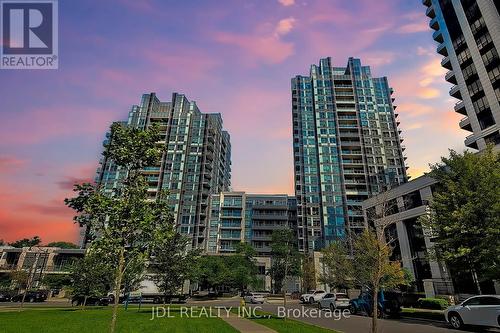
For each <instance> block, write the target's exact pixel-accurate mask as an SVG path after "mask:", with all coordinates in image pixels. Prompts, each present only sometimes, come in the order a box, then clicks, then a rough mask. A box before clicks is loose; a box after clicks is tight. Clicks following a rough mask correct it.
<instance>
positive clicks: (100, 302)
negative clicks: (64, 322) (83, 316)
mask: <svg viewBox="0 0 500 333" xmlns="http://www.w3.org/2000/svg"><path fill="white" fill-rule="evenodd" d="M84 302H85V305H97V306H108V305H109V303H110V299H109V297H98V296H90V297H87V300H86V301H85V296H73V298H72V299H71V305H73V306H79V305H83V303H84Z"/></svg>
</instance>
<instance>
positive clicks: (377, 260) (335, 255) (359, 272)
mask: <svg viewBox="0 0 500 333" xmlns="http://www.w3.org/2000/svg"><path fill="white" fill-rule="evenodd" d="M352 246H353V253H352V259H347V258H348V253H349V249H348V246H347V244H345V243H334V244H332V245H331V246H330V247H329V248H328V249H327V250H325V252H324V253H326V260H324V264H325V266H326V267H327V269H330V270H331V271H332V272H334V273H335V276H334V280H333V282H334V283H338V284H343V283H349V284H350V283H352V284H354V285H357V286H360V287H364V288H367V289H368V290H369V292H370V294H371V296H372V300H373V303H372V309H373V311H372V312H373V313H372V330H371V331H372V332H377V309H378V296H377V295H378V293H379V291H380V290H382V289H392V288H396V287H399V286H401V285H404V284H406V283H408V281H407V279H406V277H405V272H404V270H403V269H402V267H401V264H400V263H399V262H397V261H394V262H391V261H390V255H391V252H392V249H391V247H390V246H389V245H388V244H387V243H385V241H382V240H381V239H380V238H379V237H377V234H376V233H375V232H373V231H369V230H365V231H364V232H363V233H362V234H360V235H358V236H356V237H353V245H352ZM340 265H345V266H344V268H343V269H341V266H340ZM351 281H352V282H351Z"/></svg>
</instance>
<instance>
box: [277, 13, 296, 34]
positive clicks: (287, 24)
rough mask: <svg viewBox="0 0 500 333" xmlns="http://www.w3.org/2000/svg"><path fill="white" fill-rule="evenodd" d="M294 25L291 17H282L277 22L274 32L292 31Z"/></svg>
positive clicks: (285, 32)
mask: <svg viewBox="0 0 500 333" xmlns="http://www.w3.org/2000/svg"><path fill="white" fill-rule="evenodd" d="M294 25H295V19H294V18H293V17H289V18H286V19H282V20H280V21H279V22H278V25H277V26H276V29H275V32H276V34H277V35H286V34H287V33H289V32H290V31H292V29H293V27H294Z"/></svg>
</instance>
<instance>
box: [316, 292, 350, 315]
mask: <svg viewBox="0 0 500 333" xmlns="http://www.w3.org/2000/svg"><path fill="white" fill-rule="evenodd" d="M348 307H349V297H348V296H347V295H346V294H343V293H328V294H325V296H323V298H322V299H320V300H319V302H318V308H320V309H330V310H331V311H334V310H335V309H345V308H348Z"/></svg>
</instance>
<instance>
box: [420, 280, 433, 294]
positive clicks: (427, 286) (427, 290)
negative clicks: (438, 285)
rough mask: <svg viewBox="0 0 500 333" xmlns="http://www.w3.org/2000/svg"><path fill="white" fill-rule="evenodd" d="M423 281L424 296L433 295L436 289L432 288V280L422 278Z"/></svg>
mask: <svg viewBox="0 0 500 333" xmlns="http://www.w3.org/2000/svg"><path fill="white" fill-rule="evenodd" d="M423 282H424V292H425V297H435V296H436V291H435V290H434V282H433V281H432V280H431V279H424V280H423Z"/></svg>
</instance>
